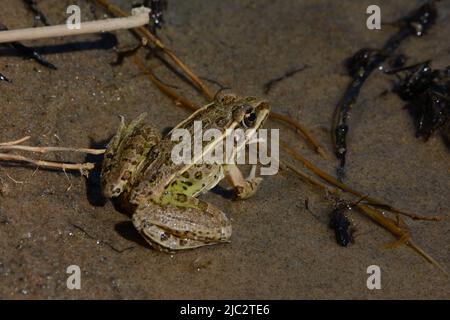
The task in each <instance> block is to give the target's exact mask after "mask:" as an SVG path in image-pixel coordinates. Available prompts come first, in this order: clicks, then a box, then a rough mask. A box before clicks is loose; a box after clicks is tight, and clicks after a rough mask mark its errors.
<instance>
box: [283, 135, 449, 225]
mask: <svg viewBox="0 0 450 320" xmlns="http://www.w3.org/2000/svg"><path fill="white" fill-rule="evenodd" d="M280 145H281V147H282V149H284V150H285V151H286V152H287V153H289V154H290V155H291V156H292V157H294V158H295V159H296V160H298V161H300V162H301V163H302V164H303V165H304V166H305V167H306V168H307V169H309V170H310V171H312V172H313V173H314V174H315V175H317V176H319V177H320V178H322V179H323V180H325V181H327V182H328V183H330V184H332V185H334V186H335V187H338V188H339V189H341V190H343V191H346V192H349V193H351V194H353V195H355V196H358V197H359V198H363V197H364V201H365V202H366V203H368V204H370V205H372V206H377V207H380V208H383V209H385V210H388V211H391V212H393V213H398V214H401V215H404V216H407V217H409V218H411V219H413V220H427V221H441V220H443V219H444V217H443V216H429V217H428V216H422V215H418V214H415V213H410V212H405V211H403V210H400V209H398V208H395V207H394V206H391V205H389V204H386V203H385V202H384V201H381V200H378V199H375V198H372V197H367V196H366V194H364V193H362V192H359V191H356V190H354V189H352V188H351V187H349V186H347V185H346V184H344V183H342V182H339V181H337V179H335V178H334V177H332V176H331V175H329V174H327V173H326V172H324V171H322V170H321V169H319V168H318V167H316V166H315V165H313V164H312V163H311V162H309V161H308V160H306V159H305V158H304V157H303V156H301V155H300V154H299V153H298V152H296V151H294V150H293V149H292V148H290V147H289V146H288V145H287V144H286V143H285V142H283V141H280Z"/></svg>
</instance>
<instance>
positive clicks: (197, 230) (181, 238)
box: [132, 193, 231, 252]
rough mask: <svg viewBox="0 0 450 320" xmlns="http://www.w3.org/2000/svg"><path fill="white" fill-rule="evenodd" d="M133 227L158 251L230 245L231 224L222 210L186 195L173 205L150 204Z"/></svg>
mask: <svg viewBox="0 0 450 320" xmlns="http://www.w3.org/2000/svg"><path fill="white" fill-rule="evenodd" d="M132 220H133V224H134V226H135V227H136V229H137V230H138V231H139V232H140V234H141V235H142V236H143V237H144V238H145V240H147V242H149V243H150V245H151V246H152V247H154V248H156V249H159V250H162V251H169V252H170V251H175V250H183V249H193V248H197V247H202V246H206V245H212V244H217V243H220V242H230V237H231V222H230V220H229V219H228V218H227V216H226V215H225V213H223V212H222V211H220V210H219V209H218V208H216V207H215V206H213V205H211V204H209V203H207V202H204V201H202V200H199V199H197V198H193V197H188V196H186V195H185V194H181V193H180V194H175V195H173V196H172V199H171V201H170V204H157V203H154V202H152V201H149V202H148V203H147V204H145V205H141V206H140V207H138V208H137V209H136V211H135V213H134V215H133V218H132Z"/></svg>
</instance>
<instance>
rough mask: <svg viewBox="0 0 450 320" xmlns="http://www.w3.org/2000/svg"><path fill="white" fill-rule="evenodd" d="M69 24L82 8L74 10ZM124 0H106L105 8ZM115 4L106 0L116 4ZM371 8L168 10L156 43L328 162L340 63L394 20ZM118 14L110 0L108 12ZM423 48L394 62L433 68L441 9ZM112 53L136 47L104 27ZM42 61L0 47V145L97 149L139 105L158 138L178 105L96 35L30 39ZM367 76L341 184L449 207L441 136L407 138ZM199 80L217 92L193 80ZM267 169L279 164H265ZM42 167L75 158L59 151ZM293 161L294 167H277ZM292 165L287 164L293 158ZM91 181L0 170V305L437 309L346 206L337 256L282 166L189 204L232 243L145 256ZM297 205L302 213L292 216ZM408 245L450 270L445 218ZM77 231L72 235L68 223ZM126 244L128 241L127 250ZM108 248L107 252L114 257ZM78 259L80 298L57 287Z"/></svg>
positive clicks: (86, 15)
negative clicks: (225, 228) (212, 209)
mask: <svg viewBox="0 0 450 320" xmlns="http://www.w3.org/2000/svg"><path fill="white" fill-rule="evenodd" d="M79 2H80V3H81V8H82V12H83V16H82V19H83V20H91V19H93V18H94V14H96V15H97V17H99V18H100V17H102V15H103V13H104V12H103V11H102V10H101V9H100V8H97V10H96V12H95V13H94V12H93V11H92V10H91V8H90V7H89V6H88V5H87V3H86V2H85V1H79ZM125 2H127V1H122V4H123V3H125ZM38 3H39V6H40V8H41V9H42V11H43V12H44V13H46V14H47V16H48V18H49V19H50V21H51V22H52V23H55V24H56V23H63V22H64V16H65V9H66V7H67V5H69V4H71V2H70V1H65V0H64V1H56V0H47V1H39V2H38ZM116 3H120V2H118V1H117V2H116ZM419 3H420V1H406V0H401V1H395V2H393V1H379V5H380V6H381V9H382V19H383V21H386V22H390V21H395V20H396V19H398V18H400V17H402V16H403V15H404V14H405V13H406V12H409V11H410V10H411V9H412V8H414V7H416V6H417V5H418V4H419ZM370 4H372V3H371V2H370V1H350V0H348V1H347V0H346V1H339V2H337V1H325V0H317V1H299V0H282V1H276V2H274V1H269V0H258V1H256V0H254V1H250V0H245V1H243V0H240V1H238V0H233V1H226V2H225V1H218V0H214V1H205V0H193V1H170V3H169V10H168V12H167V14H166V25H165V26H164V29H163V30H162V31H161V32H160V36H161V38H162V40H163V41H164V42H165V43H166V44H167V45H168V46H169V47H171V48H172V49H173V50H174V51H175V52H176V54H177V55H178V56H179V57H180V58H181V59H182V60H183V61H184V62H185V63H186V64H187V65H189V66H190V67H191V68H192V69H193V70H194V71H195V72H196V73H197V74H198V75H199V76H201V77H204V78H208V79H213V80H215V81H218V82H220V83H221V84H223V85H224V86H228V87H231V88H232V89H233V91H235V92H237V93H239V94H242V95H256V96H261V97H264V98H266V99H268V100H269V101H270V103H271V105H272V108H273V110H275V111H277V112H279V113H282V114H285V115H289V116H290V117H292V118H294V119H296V120H298V121H300V122H301V123H302V124H303V125H305V126H306V127H307V128H309V129H310V130H311V132H312V133H313V134H314V135H315V136H316V137H317V138H318V140H319V141H320V143H322V144H323V145H324V146H325V147H326V149H327V151H328V153H330V155H331V150H332V146H331V143H330V137H329V136H330V134H329V128H330V123H331V117H332V113H333V110H334V107H335V105H336V103H337V101H338V100H339V99H340V97H341V95H342V93H343V90H344V89H345V87H346V86H347V84H348V82H349V80H350V79H349V77H348V76H347V75H346V72H345V70H344V68H343V66H342V61H343V60H344V59H345V58H347V57H349V56H350V55H352V54H353V53H355V52H356V51H357V50H358V49H360V48H362V47H374V48H376V47H381V46H382V44H383V43H384V41H385V40H386V39H387V37H389V36H390V35H391V34H392V33H393V32H395V28H394V27H392V26H388V25H386V26H383V28H382V30H380V31H369V30H368V29H367V28H366V24H365V20H366V17H367V15H366V14H365V11H366V8H367V6H368V5H370ZM123 7H124V8H125V7H126V5H123ZM439 12H440V17H439V19H438V21H437V24H436V26H434V27H433V28H432V29H431V30H430V32H429V34H428V35H427V36H425V37H424V38H422V39H409V40H407V41H405V42H404V44H402V46H401V48H400V50H401V52H403V53H405V54H406V55H407V56H409V57H410V60H409V62H411V63H414V62H419V61H423V60H427V59H433V66H434V67H436V68H442V67H445V66H448V65H449V64H450V57H449V49H450V48H449V44H450V43H449V40H448V21H449V19H450V5H449V3H448V2H447V1H443V2H442V3H440V4H439ZM0 22H2V23H4V24H6V25H7V26H8V27H9V28H18V27H25V26H30V25H32V24H33V16H32V14H31V13H30V12H28V11H27V10H26V9H25V8H24V6H23V5H22V1H19V0H14V1H12V0H11V1H7V2H6V3H4V4H3V5H2V11H1V13H0ZM115 35H116V36H117V42H118V44H117V45H118V46H119V47H126V46H130V45H134V44H136V40H135V39H134V38H133V37H131V36H130V35H129V34H128V33H127V32H125V31H123V32H117V33H115ZM33 45H34V46H36V47H41V49H42V50H41V51H42V52H43V53H45V57H46V58H47V59H48V60H49V61H51V62H52V63H54V64H55V65H57V66H58V68H59V69H58V70H57V71H51V70H47V69H45V68H44V67H41V66H40V65H38V64H36V63H35V62H33V61H29V60H23V59H22V58H21V57H20V56H17V55H16V53H15V51H13V50H9V49H5V48H4V47H2V48H0V72H1V73H3V74H4V75H5V76H7V77H8V78H10V79H12V80H13V83H12V84H8V83H4V82H1V83H0V92H1V106H2V114H1V117H0V128H1V131H0V141H7V140H14V139H18V138H20V137H22V136H25V135H31V136H32V137H33V138H32V140H31V143H33V144H35V145H43V146H46V145H58V146H76V147H88V146H97V147H101V146H103V145H104V143H105V141H107V140H108V139H109V138H110V137H111V135H112V134H113V133H114V132H115V130H116V128H117V126H118V124H119V118H118V116H119V115H123V116H125V117H126V118H127V119H131V118H134V117H136V116H137V115H139V114H140V113H142V112H148V113H149V114H150V118H152V122H153V123H154V124H155V125H156V126H157V127H158V128H159V129H161V130H163V129H164V128H167V127H171V126H174V125H175V124H176V123H178V122H179V121H181V120H182V119H183V118H185V117H186V116H187V115H188V114H189V113H188V112H187V111H185V110H183V109H180V108H178V107H176V106H175V105H174V104H173V103H172V102H171V101H170V99H168V98H167V97H165V96H164V95H163V94H162V93H161V92H160V91H158V89H157V88H156V87H155V86H153V85H152V83H151V82H150V81H149V80H148V79H147V78H146V77H145V75H142V74H141V73H140V71H139V70H138V69H137V68H136V67H135V65H134V64H133V63H132V61H131V59H126V60H125V62H124V63H123V65H121V66H119V67H112V66H111V65H110V62H113V61H114V60H115V53H114V51H113V50H112V46H114V45H115V39H114V37H112V36H108V35H106V36H103V37H100V36H98V35H92V36H82V37H78V38H77V39H50V40H40V41H37V42H33ZM148 63H149V65H151V66H152V67H153V68H154V70H155V72H156V73H157V75H158V77H160V78H161V79H163V80H164V82H166V83H170V84H173V85H175V86H177V87H178V89H179V90H180V92H181V93H182V94H183V95H185V96H186V97H188V98H189V99H191V100H192V101H194V102H195V103H196V104H198V105H202V104H204V103H205V100H204V99H203V98H202V97H201V96H200V95H199V94H198V93H197V92H195V91H194V90H193V89H192V88H191V87H189V86H188V85H186V84H185V83H183V82H182V81H181V80H180V79H179V78H177V77H176V76H174V75H173V74H172V73H170V72H169V71H168V70H167V68H166V67H165V66H164V65H162V64H161V62H159V61H157V60H151V61H149V62H148ZM302 64H307V65H308V66H309V68H307V69H306V70H304V71H302V72H300V73H297V74H296V75H294V76H292V77H290V78H289V79H286V80H284V81H282V82H280V83H278V84H277V85H276V86H275V87H274V88H273V90H272V91H271V92H270V93H269V94H268V95H264V92H263V84H264V83H266V82H267V81H268V80H270V79H272V78H276V77H278V76H280V75H282V74H283V73H284V72H286V71H288V70H290V69H292V68H295V67H298V66H300V65H302ZM391 81H392V79H391V78H388V77H386V76H384V75H382V74H381V73H379V72H376V73H375V74H374V75H373V76H372V77H371V78H370V79H369V80H368V81H367V83H366V85H365V86H364V88H363V91H362V93H361V96H360V99H359V101H358V104H357V105H356V107H355V108H354V110H353V112H352V115H351V132H350V133H349V147H350V151H349V154H348V177H347V182H348V184H349V185H351V186H353V187H355V188H357V189H359V190H361V191H363V192H364V193H367V194H370V195H371V196H374V197H378V198H382V199H386V200H387V201H389V202H390V203H394V204H395V205H396V206H398V207H400V208H403V209H405V210H409V211H415V212H418V213H421V214H425V215H432V214H444V215H448V213H449V212H450V200H449V187H450V180H449V171H448V170H449V167H448V164H449V150H448V148H447V147H446V146H445V145H444V143H443V141H442V139H440V138H439V137H434V138H432V139H430V141H428V142H427V143H424V142H423V141H421V140H419V139H416V138H415V137H414V132H415V128H414V124H413V121H412V119H411V117H410V115H409V114H408V112H407V111H405V110H404V109H403V105H404V103H403V102H402V101H401V100H400V99H399V98H398V97H397V96H396V95H394V94H392V93H388V94H382V93H383V92H385V91H386V90H389V89H390V88H391V84H392V82H391ZM209 84H210V86H211V88H213V89H214V90H217V89H218V87H217V86H215V85H214V84H212V83H210V82H209ZM268 127H269V128H279V129H280V135H281V137H282V138H283V139H284V140H286V141H288V142H289V143H290V144H291V145H292V146H293V147H295V148H296V149H297V150H298V151H299V152H301V153H302V154H303V155H304V156H305V157H307V158H308V159H309V160H310V161H312V162H314V163H315V164H317V165H318V166H320V167H321V168H323V169H324V170H326V171H327V172H329V173H331V174H334V170H335V165H336V164H337V161H335V160H334V159H333V157H332V156H330V159H329V160H324V159H321V158H320V157H319V156H317V155H315V154H314V153H313V152H311V151H310V150H309V148H308V147H307V146H306V145H305V143H304V141H303V140H302V139H300V138H299V137H298V135H296V134H295V133H293V132H292V130H291V129H290V128H289V127H287V126H285V125H283V124H280V123H278V122H273V121H270V122H269V123H268ZM281 158H282V160H285V161H291V162H292V160H291V159H290V158H289V157H288V156H287V155H286V154H282V155H281ZM49 159H55V160H58V161H84V160H85V158H84V156H83V155H75V154H59V155H55V156H54V157H53V158H51V157H50V158H49ZM292 163H294V162H292ZM297 165H298V166H299V168H301V166H300V164H297ZM95 178H96V176H95V175H94V176H93V177H92V178H91V179H90V180H89V182H88V183H86V180H85V179H84V178H82V177H80V176H78V175H73V174H67V175H65V174H64V173H63V172H58V171H53V172H52V171H47V170H35V169H34V168H26V167H24V166H21V165H8V164H1V165H0V183H1V185H2V189H3V190H4V191H3V193H2V194H1V195H0V298H3V299H5V298H6V299H9V298H13V299H35V298H43V299H55V298H100V299H108V298H116V299H122V298H127V299H134V298H144V299H169V298H186V299H200V298H202V299H204V298H212V299H217V298H224V299H240V298H251V299H305V298H308V299H311V298H312V299H324V298H332V299H336V298H338V299H397V298H399V299H431V298H440V299H448V298H449V297H450V281H449V279H448V278H446V277H445V276H443V275H442V274H441V273H440V272H439V271H438V270H437V269H436V268H435V267H433V266H432V265H430V264H429V263H427V262H426V261H424V259H423V258H421V257H419V256H418V255H417V254H415V253H414V252H413V251H412V250H411V249H410V248H408V247H406V246H401V247H399V248H396V249H385V248H384V247H383V246H385V245H386V244H388V243H390V242H392V241H394V240H395V239H394V238H393V237H392V236H391V235H390V234H389V233H388V232H386V231H385V230H383V229H381V228H380V227H378V226H376V225H375V224H373V223H372V222H370V221H369V220H368V219H366V218H364V217H362V216H361V215H360V214H359V213H357V212H354V213H351V218H352V221H353V225H354V226H355V228H356V239H355V243H354V244H351V245H350V246H349V247H347V248H342V247H339V246H338V245H337V244H336V242H335V239H334V234H333V232H332V230H330V229H329V228H328V213H329V211H330V209H331V207H332V205H333V203H332V201H330V199H329V197H327V196H326V195H324V194H323V193H321V192H319V191H318V190H316V189H314V188H313V187H311V186H309V185H307V184H305V183H303V182H302V181H301V180H299V179H298V178H297V177H296V176H295V175H293V174H292V173H290V172H281V173H280V174H278V175H276V176H270V177H266V178H265V180H264V182H263V184H262V185H261V188H260V190H259V192H258V193H257V194H256V196H255V197H253V198H251V199H249V200H247V201H243V202H235V201H234V202H233V201H230V200H228V199H226V198H224V197H222V196H220V195H218V194H214V193H209V194H207V195H205V196H203V199H205V200H208V201H211V202H212V203H214V204H216V205H217V206H218V207H219V208H221V209H223V210H224V211H225V212H227V214H229V216H230V217H231V218H232V221H233V228H234V229H233V237H232V243H231V244H228V245H219V246H212V247H207V248H202V249H198V250H193V251H188V252H180V253H177V254H174V255H170V254H164V253H160V252H156V251H154V250H151V249H149V247H148V246H147V245H146V243H145V242H144V241H143V240H142V239H141V238H140V236H139V235H138V234H137V232H136V231H135V230H134V228H133V226H132V225H131V223H130V220H129V217H128V216H126V215H124V214H122V213H120V212H118V211H117V210H115V208H114V206H113V205H112V204H111V203H110V202H107V201H104V199H102V198H101V197H100V196H99V190H98V185H96V184H95V182H96V179H95ZM305 200H308V203H309V210H306V208H305ZM406 222H407V225H408V228H409V229H410V230H411V232H412V234H413V235H414V240H415V242H416V243H417V244H418V245H420V246H421V247H422V248H423V249H424V250H426V251H427V252H428V253H429V254H430V255H431V256H433V257H434V258H435V259H436V260H437V261H439V262H440V263H441V264H442V265H443V266H444V267H445V268H446V269H447V270H450V255H449V253H450V241H449V240H450V239H449V234H450V222H449V221H443V222H438V223H436V222H419V221H409V220H408V221H406ZM82 230H84V231H82ZM130 247H131V248H130ZM127 248H129V249H128V250H125V251H123V252H118V251H121V250H123V249H127ZM69 265H78V266H80V268H81V271H82V278H81V281H82V288H81V290H72V291H71V290H68V289H67V287H66V279H67V276H68V275H67V274H66V269H67V267H68V266H69ZM369 265H378V266H380V268H381V272H382V276H381V277H382V278H381V281H382V289H381V290H372V291H371V290H368V289H367V287H366V280H367V277H368V275H367V273H366V269H367V267H368V266H369Z"/></svg>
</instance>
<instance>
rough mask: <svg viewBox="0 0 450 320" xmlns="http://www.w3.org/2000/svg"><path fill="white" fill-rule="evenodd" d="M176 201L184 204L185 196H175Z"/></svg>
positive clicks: (180, 194) (179, 194)
mask: <svg viewBox="0 0 450 320" xmlns="http://www.w3.org/2000/svg"><path fill="white" fill-rule="evenodd" d="M177 201H178V202H181V203H183V202H186V201H187V196H186V195H185V194H182V193H178V194H177Z"/></svg>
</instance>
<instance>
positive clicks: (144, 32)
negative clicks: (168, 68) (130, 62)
mask: <svg viewBox="0 0 450 320" xmlns="http://www.w3.org/2000/svg"><path fill="white" fill-rule="evenodd" d="M96 1H97V3H99V4H100V5H102V6H103V7H105V8H106V10H108V11H109V12H111V13H112V14H113V15H115V16H122V17H123V16H126V12H124V11H123V10H122V9H120V8H119V7H117V6H115V5H112V4H109V3H108V1H106V0H96ZM134 32H135V34H136V35H137V36H138V37H139V38H140V40H141V41H142V43H143V44H144V45H147V43H148V42H151V43H153V44H154V45H155V46H156V47H158V48H159V49H161V50H162V51H163V52H164V53H165V54H166V55H167V56H168V57H169V58H170V59H172V61H173V62H175V64H177V65H178V66H179V67H180V68H181V69H182V70H183V71H184V72H185V73H186V75H187V76H188V77H189V79H190V80H191V81H192V82H193V83H194V85H195V86H196V87H197V88H199V89H200V91H202V93H203V94H204V95H205V96H206V98H207V99H208V100H212V99H213V98H214V94H213V93H212V92H211V91H210V90H209V89H208V87H207V86H206V85H205V84H204V83H203V82H202V81H201V80H200V78H199V77H197V76H196V75H195V73H194V72H193V71H192V70H191V69H189V68H188V66H186V65H185V64H184V63H183V62H182V61H181V60H180V59H179V58H178V57H177V56H176V55H175V53H173V51H172V50H170V49H169V48H167V47H166V46H165V45H164V43H162V41H161V40H159V39H158V38H157V37H155V36H154V35H153V34H152V33H151V32H150V31H149V30H148V29H147V28H145V27H138V28H135V29H134ZM143 39H145V40H144V41H143Z"/></svg>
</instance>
